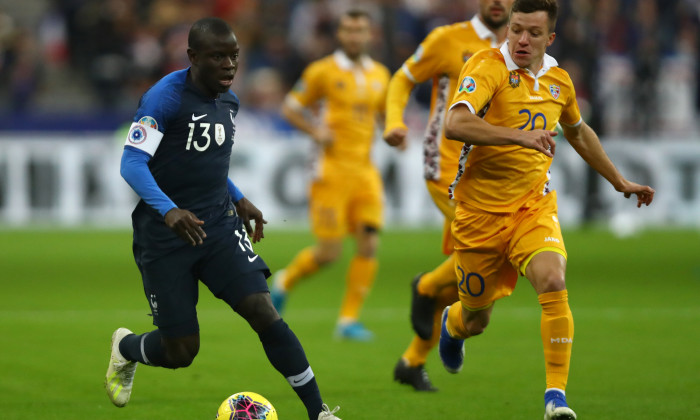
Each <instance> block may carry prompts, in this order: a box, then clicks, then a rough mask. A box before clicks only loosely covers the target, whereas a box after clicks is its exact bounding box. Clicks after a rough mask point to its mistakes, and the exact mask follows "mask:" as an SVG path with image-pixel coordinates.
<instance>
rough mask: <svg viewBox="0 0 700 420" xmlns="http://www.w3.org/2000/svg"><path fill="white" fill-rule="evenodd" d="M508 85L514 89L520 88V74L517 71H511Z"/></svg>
mask: <svg viewBox="0 0 700 420" xmlns="http://www.w3.org/2000/svg"><path fill="white" fill-rule="evenodd" d="M508 84H509V85H510V87H512V88H514V89H515V88H516V87H518V86H520V73H518V72H517V71H515V70H513V71H511V72H510V76H509V77H508Z"/></svg>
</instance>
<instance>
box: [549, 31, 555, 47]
mask: <svg viewBox="0 0 700 420" xmlns="http://www.w3.org/2000/svg"><path fill="white" fill-rule="evenodd" d="M556 37H557V33H556V32H552V33H550V34H549V39H548V40H547V46H548V47H549V46H550V45H552V44H553V43H554V38H556Z"/></svg>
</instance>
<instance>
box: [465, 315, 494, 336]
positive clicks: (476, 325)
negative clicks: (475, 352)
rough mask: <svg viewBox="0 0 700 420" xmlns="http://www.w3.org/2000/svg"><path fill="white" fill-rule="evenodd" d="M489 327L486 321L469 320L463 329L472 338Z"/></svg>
mask: <svg viewBox="0 0 700 420" xmlns="http://www.w3.org/2000/svg"><path fill="white" fill-rule="evenodd" d="M488 325H489V322H488V320H486V321H485V322H484V321H483V320H478V319H475V320H471V321H468V322H467V323H465V324H464V327H465V328H466V329H467V332H469V336H470V337H473V336H475V335H479V334H481V333H483V332H484V330H486V327H487V326H488Z"/></svg>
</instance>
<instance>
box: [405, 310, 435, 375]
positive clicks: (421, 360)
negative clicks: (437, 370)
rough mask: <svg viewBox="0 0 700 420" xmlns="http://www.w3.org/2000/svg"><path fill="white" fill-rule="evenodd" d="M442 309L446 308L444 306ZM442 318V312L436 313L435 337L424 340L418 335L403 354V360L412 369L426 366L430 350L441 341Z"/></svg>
mask: <svg viewBox="0 0 700 420" xmlns="http://www.w3.org/2000/svg"><path fill="white" fill-rule="evenodd" d="M441 308H444V306H442V307H441ZM441 318H442V310H439V311H435V317H434V318H433V335H432V336H431V337H430V340H423V339H421V338H420V337H418V336H417V335H416V336H414V337H413V340H411V344H409V345H408V348H407V349H406V351H405V352H404V353H403V356H402V357H403V358H404V359H405V360H406V362H408V365H409V366H411V367H415V366H420V365H424V364H425V360H426V359H427V358H428V354H429V353H430V350H432V349H433V347H435V345H436V344H437V342H438V341H439V340H440V319H441Z"/></svg>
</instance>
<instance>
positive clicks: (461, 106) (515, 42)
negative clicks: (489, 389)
mask: <svg viewBox="0 0 700 420" xmlns="http://www.w3.org/2000/svg"><path fill="white" fill-rule="evenodd" d="M557 13H558V5H557V2H556V0H515V2H514V3H513V6H512V9H511V14H510V22H509V25H508V32H507V35H506V39H507V40H506V43H504V44H503V46H502V47H501V48H498V49H489V50H483V51H481V52H479V53H477V54H475V55H474V56H473V57H472V58H471V59H470V60H469V61H468V62H467V63H466V64H465V66H464V68H463V69H462V73H461V75H460V80H461V82H460V86H459V88H458V90H457V92H456V93H455V96H454V98H453V101H452V104H451V105H450V108H449V111H448V113H447V116H446V118H445V134H446V136H447V138H449V139H454V140H459V141H461V142H463V143H465V144H464V147H463V151H462V156H461V158H460V168H459V171H458V174H457V177H456V179H455V181H454V183H453V184H452V187H451V190H452V191H454V199H455V201H456V202H457V209H456V215H455V220H454V222H453V223H452V234H453V238H454V241H455V252H456V254H455V256H456V258H455V259H456V262H455V271H456V273H457V276H458V278H459V283H458V289H459V302H456V303H454V304H452V305H451V306H448V307H447V308H445V310H444V312H443V317H442V328H441V336H440V344H439V351H440V358H441V360H442V362H443V364H444V365H445V368H446V369H447V370H448V371H449V372H452V373H456V372H458V371H459V370H461V368H462V365H463V362H464V340H465V339H466V338H469V337H471V336H474V335H477V334H480V333H482V332H483V330H484V329H485V328H486V326H487V325H488V323H489V319H490V317H491V312H492V311H493V308H494V303H495V301H496V300H497V299H499V298H502V297H505V296H508V295H510V294H511V293H512V291H513V288H514V287H515V283H516V281H517V279H518V275H519V274H521V275H524V276H525V277H527V279H528V280H529V281H530V283H531V284H532V286H533V287H534V289H535V291H536V292H537V294H538V300H539V303H540V305H541V306H542V317H541V338H542V344H543V346H544V361H545V378H546V389H545V394H544V399H545V415H544V418H545V420H553V419H557V420H562V419H567V420H570V419H575V418H576V414H575V413H574V411H573V410H572V409H571V408H569V407H568V405H567V402H566V397H565V389H566V383H567V379H568V374H569V360H570V356H571V346H572V342H573V336H574V326H573V318H572V315H571V310H570V309H569V303H568V295H567V290H566V284H565V280H564V277H565V271H566V249H565V247H564V240H563V238H562V234H561V229H560V227H559V221H558V219H557V205H556V193H555V192H554V191H553V190H551V189H550V187H549V166H550V164H551V161H552V158H553V156H554V152H555V142H554V140H553V138H552V136H555V135H556V131H553V130H554V129H555V127H556V126H557V123H559V124H561V127H562V131H563V133H564V136H565V137H566V139H567V140H568V141H569V143H570V144H571V146H572V147H573V148H574V150H576V152H577V153H578V154H579V155H580V156H581V157H582V158H583V159H584V160H585V161H586V162H587V163H588V164H589V165H590V166H591V167H592V168H593V169H595V170H596V171H597V172H598V173H600V174H601V175H602V176H603V177H604V178H605V179H606V180H608V181H609V182H610V183H611V184H612V185H613V187H614V188H615V189H616V190H617V191H619V192H621V193H623V194H624V195H625V197H629V196H631V195H632V194H635V195H636V196H637V206H638V207H640V206H641V205H642V204H646V205H649V204H650V203H651V202H652V200H653V198H654V190H653V189H652V188H651V187H649V186H644V185H639V184H636V183H634V182H630V181H628V180H627V179H625V178H624V177H623V176H622V175H621V174H620V172H619V171H618V170H617V169H616V168H615V166H614V165H613V163H612V162H611V161H610V159H609V158H608V156H607V154H606V153H605V151H604V150H603V148H602V146H601V144H600V140H599V139H598V137H597V135H596V134H595V133H594V132H593V130H592V129H591V128H590V127H589V126H588V125H586V123H585V122H584V121H583V120H582V119H581V115H580V112H579V109H578V105H577V103H576V95H575V92H574V87H573V84H572V82H571V79H570V78H569V75H568V74H567V73H566V72H565V71H564V70H562V69H561V68H559V67H558V66H557V61H556V60H555V59H554V58H552V57H551V56H549V55H547V54H545V50H546V48H547V47H548V46H549V45H551V44H552V42H554V38H555V33H554V27H555V23H556V18H557ZM480 116H481V117H483V118H479V117H480ZM471 385H472V386H474V384H473V383H472V384H471Z"/></svg>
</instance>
